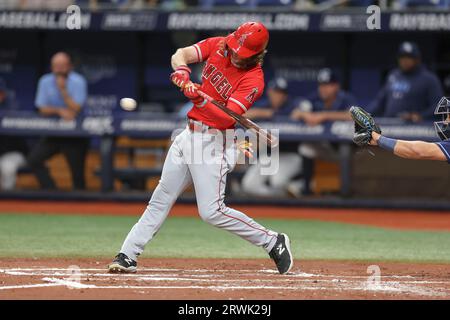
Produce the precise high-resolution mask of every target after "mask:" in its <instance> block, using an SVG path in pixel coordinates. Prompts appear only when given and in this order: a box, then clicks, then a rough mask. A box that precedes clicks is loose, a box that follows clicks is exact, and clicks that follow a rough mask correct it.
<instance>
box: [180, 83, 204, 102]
mask: <svg viewBox="0 0 450 320" xmlns="http://www.w3.org/2000/svg"><path fill="white" fill-rule="evenodd" d="M198 89H200V85H199V84H198V83H192V82H190V83H188V84H186V85H185V87H184V89H183V93H184V95H185V97H186V98H188V99H189V100H191V101H192V103H193V104H194V105H195V106H196V107H199V108H201V107H203V106H204V105H205V103H206V102H207V100H205V99H204V98H203V97H201V96H200V95H199V94H198V92H197V90H198Z"/></svg>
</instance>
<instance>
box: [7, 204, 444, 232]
mask: <svg viewBox="0 0 450 320" xmlns="http://www.w3.org/2000/svg"><path fill="white" fill-rule="evenodd" d="M145 206H146V204H145V203H142V204H141V203H120V202H75V201H63V202H57V201H11V200H0V212H14V213H20V212H23V213H46V214H86V215H91V214H97V215H130V216H140V215H141V214H142V213H143V211H144V209H145ZM234 208H235V209H237V210H240V211H242V212H245V213H247V214H248V215H249V216H251V217H252V218H276V219H306V220H320V221H334V222H344V223H353V224H360V225H370V226H376V227H383V228H390V229H402V230H430V231H432V230H436V231H450V212H431V211H413V210H404V211H401V210H368V209H329V208H326V209H318V208H293V207H275V206H272V207H271V206H234ZM170 215H171V216H189V217H191V216H198V212H197V207H196V206H195V205H185V204H176V205H175V206H174V207H173V209H172V210H171V212H170Z"/></svg>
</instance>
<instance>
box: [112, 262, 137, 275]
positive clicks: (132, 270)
mask: <svg viewBox="0 0 450 320" xmlns="http://www.w3.org/2000/svg"><path fill="white" fill-rule="evenodd" d="M108 271H109V273H136V271H137V268H136V267H128V268H127V267H124V266H121V265H120V264H118V263H114V262H113V263H111V264H110V265H109V266H108Z"/></svg>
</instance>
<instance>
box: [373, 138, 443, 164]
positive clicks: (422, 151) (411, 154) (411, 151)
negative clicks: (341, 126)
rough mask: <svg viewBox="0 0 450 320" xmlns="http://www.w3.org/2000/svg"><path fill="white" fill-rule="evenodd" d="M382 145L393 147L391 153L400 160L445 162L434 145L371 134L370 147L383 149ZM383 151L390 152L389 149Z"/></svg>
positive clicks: (441, 153)
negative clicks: (400, 158)
mask: <svg viewBox="0 0 450 320" xmlns="http://www.w3.org/2000/svg"><path fill="white" fill-rule="evenodd" d="M380 139H381V142H380ZM383 143H385V144H386V143H387V144H388V145H389V144H390V145H393V149H392V150H391V151H393V152H394V154H395V155H397V156H399V157H402V158H406V159H416V160H437V161H447V158H446V157H445V154H444V153H443V152H442V150H441V149H440V148H439V146H438V145H437V144H435V143H430V142H424V141H405V140H395V139H389V138H386V137H384V136H382V135H381V134H379V133H376V132H372V140H371V141H370V145H374V146H380V147H382V148H383ZM380 144H381V145H380ZM384 149H388V150H390V149H389V148H384Z"/></svg>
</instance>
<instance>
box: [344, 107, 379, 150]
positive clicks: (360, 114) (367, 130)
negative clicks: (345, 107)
mask: <svg viewBox="0 0 450 320" xmlns="http://www.w3.org/2000/svg"><path fill="white" fill-rule="evenodd" d="M350 115H351V116H352V118H353V121H355V134H354V135H353V142H354V143H356V144H357V145H358V146H360V147H362V146H366V145H368V144H369V142H370V140H372V132H373V131H375V132H376V133H380V134H381V129H380V127H379V126H378V125H377V124H376V123H375V120H374V119H373V118H372V116H371V115H370V113H368V112H367V111H365V110H364V109H362V108H360V107H355V106H353V107H351V108H350Z"/></svg>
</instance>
